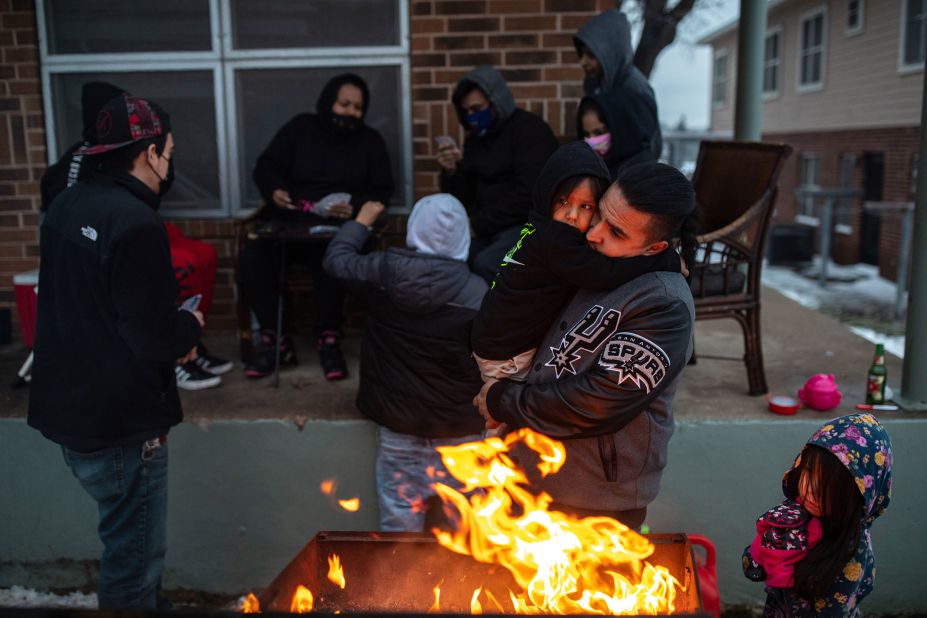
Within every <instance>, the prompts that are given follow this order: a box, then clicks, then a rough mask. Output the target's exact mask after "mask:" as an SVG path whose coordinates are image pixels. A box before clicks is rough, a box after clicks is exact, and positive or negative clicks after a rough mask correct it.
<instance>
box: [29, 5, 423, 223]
mask: <svg viewBox="0 0 927 618" xmlns="http://www.w3.org/2000/svg"><path fill="white" fill-rule="evenodd" d="M36 4H37V20H38V23H39V27H40V28H41V29H42V31H43V32H44V34H45V36H44V37H40V40H42V41H43V42H42V44H41V48H40V54H41V60H42V62H41V67H42V82H43V88H44V92H45V93H46V97H47V98H46V105H45V118H46V126H47V127H48V156H49V159H50V160H52V161H53V160H55V159H56V158H57V157H58V156H59V155H60V153H62V152H63V151H64V150H65V149H67V148H68V146H70V145H71V144H73V143H74V142H76V141H78V140H79V139H80V136H81V129H82V127H81V109H80V95H81V87H82V85H83V84H84V83H86V82H89V81H94V80H104V81H108V82H111V83H113V84H116V85H118V86H120V87H122V88H124V89H126V90H127V91H129V92H132V93H133V94H137V95H142V96H146V97H150V98H151V99H153V100H155V101H157V102H158V103H160V104H161V105H163V106H164V108H165V109H166V110H167V111H168V112H170V114H171V123H172V125H173V128H174V134H175V138H176V140H177V154H176V172H175V173H176V180H175V182H174V188H173V189H172V190H171V192H170V194H169V195H168V197H167V199H165V202H164V210H165V211H166V212H167V214H169V215H170V216H193V217H198V218H208V217H217V218H219V217H229V216H238V215H240V214H243V213H245V212H247V211H248V210H249V209H251V208H253V207H255V206H256V205H258V203H259V202H260V197H259V196H258V192H257V188H256V187H255V186H254V183H253V182H252V180H251V171H252V169H253V167H254V162H255V160H256V159H257V156H258V154H259V153H260V152H261V150H263V149H264V147H265V146H266V145H267V144H268V143H269V142H270V140H271V138H272V137H273V135H274V134H275V133H276V131H277V130H278V129H279V128H280V127H281V126H282V125H283V124H284V123H285V122H286V121H287V120H289V119H290V118H291V117H292V116H294V115H296V114H298V113H302V112H307V111H308V112H314V111H315V101H316V98H317V96H318V93H319V91H320V89H321V87H322V85H323V84H324V83H325V82H326V81H327V80H328V79H329V78H330V77H332V76H334V75H335V74H337V73H342V72H345V71H351V72H354V73H357V74H359V75H360V76H361V77H363V78H364V79H365V80H366V81H367V84H368V85H369V87H370V93H371V97H370V98H371V100H370V108H369V110H368V112H367V116H366V119H365V122H366V123H367V124H368V125H370V126H372V127H373V128H375V129H377V130H378V131H379V132H380V134H381V135H382V136H383V138H384V140H385V141H386V144H387V149H388V151H389V155H390V163H391V165H392V168H393V169H392V172H393V179H394V181H395V183H396V187H397V189H396V192H395V194H394V203H395V204H406V203H408V202H409V200H411V198H412V135H411V134H412V129H411V101H410V97H408V96H406V93H407V92H409V91H410V83H409V81H410V78H409V74H410V69H409V48H408V43H407V40H408V33H407V23H408V15H407V12H408V5H409V3H408V2H406V1H405V0H313V2H300V1H298V0H263V1H262V2H260V3H257V2H252V1H250V0H161V1H160V2H158V3H156V4H155V5H152V4H151V3H149V2H143V1H142V0H123V1H122V2H119V3H115V4H114V3H112V2H110V1H109V0H81V2H73V0H42V1H41V2H37V3H36ZM152 7H154V8H152ZM320 15H324V20H322V19H320V18H319V16H320Z"/></svg>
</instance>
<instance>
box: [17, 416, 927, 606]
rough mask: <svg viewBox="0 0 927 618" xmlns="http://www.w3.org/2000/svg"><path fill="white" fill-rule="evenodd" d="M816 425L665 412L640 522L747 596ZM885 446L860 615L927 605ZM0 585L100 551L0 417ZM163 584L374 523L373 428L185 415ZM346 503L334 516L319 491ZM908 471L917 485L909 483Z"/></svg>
mask: <svg viewBox="0 0 927 618" xmlns="http://www.w3.org/2000/svg"><path fill="white" fill-rule="evenodd" d="M823 420H826V419H825V418H824V416H821V417H820V418H817V417H811V418H796V419H794V420H792V419H781V418H778V417H772V416H770V417H768V419H767V420H736V419H723V420H700V421H686V420H683V421H680V422H678V424H677V430H676V435H675V436H674V437H673V440H672V442H671V443H670V461H669V467H668V468H667V471H666V474H665V476H664V482H663V487H662V490H661V493H660V496H659V497H658V498H657V500H656V502H654V504H653V505H652V506H651V509H650V512H649V514H648V518H647V519H648V524H649V525H650V526H651V528H652V530H653V531H654V532H677V531H683V532H695V533H702V534H705V535H707V536H708V537H709V538H711V539H712V540H713V541H714V542H715V544H716V546H717V548H718V579H719V586H720V590H721V595H722V596H721V598H722V601H723V602H725V603H728V604H741V603H751V602H759V601H760V600H761V599H762V597H763V592H762V586H760V585H758V584H753V583H752V582H749V581H748V580H746V579H745V578H744V577H743V575H742V574H741V567H740V555H741V551H742V550H743V548H744V547H745V546H746V545H747V544H748V543H749V542H750V540H751V539H752V537H753V524H754V521H755V518H756V517H757V516H758V515H759V514H760V513H761V512H762V511H764V510H765V509H766V508H768V507H769V506H771V505H773V504H774V503H776V502H778V501H779V500H780V490H779V479H780V478H781V475H782V473H783V471H784V470H785V469H786V468H787V467H788V465H789V464H790V462H791V461H792V458H793V457H794V456H795V454H796V453H797V452H798V450H799V449H800V447H801V445H802V444H803V443H804V441H805V440H806V439H807V438H808V436H810V434H811V433H812V432H813V431H814V430H815V429H816V428H817V427H818V426H819V425H820V423H821V421H823ZM885 424H886V427H887V428H888V430H889V432H890V433H891V435H892V439H893V441H894V448H895V462H896V469H895V485H894V487H895V492H894V498H893V500H892V504H891V506H890V508H889V509H888V511H887V512H886V514H885V515H884V516H883V517H882V518H881V519H880V520H878V521H877V522H876V525H875V527H874V529H873V542H874V545H875V552H876V560H877V564H878V578H877V581H876V590H875V592H874V593H873V594H872V596H871V597H870V598H869V599H867V601H866V603H865V604H864V605H863V607H864V609H865V610H866V611H867V612H891V613H900V612H927V589H925V588H924V586H923V575H922V569H921V568H920V565H921V564H922V561H923V551H924V549H925V547H927V543H925V540H927V532H925V531H924V529H923V526H922V525H921V522H922V520H923V516H922V514H923V513H924V512H927V493H925V492H924V491H923V487H924V484H923V473H922V470H925V469H927V453H925V451H924V449H923V446H922V445H923V444H925V443H927V419H922V418H919V419H904V418H901V419H890V420H885ZM0 444H2V448H0V470H3V471H4V473H3V474H2V475H0V495H2V496H3V500H2V502H0V521H2V522H3V526H2V529H0V587H8V586H11V585H14V584H19V585H27V586H33V587H37V588H49V587H79V586H82V585H86V584H87V583H88V578H90V575H89V573H88V570H87V564H88V561H92V560H95V559H96V558H97V557H98V556H99V553H100V550H101V546H100V544H99V541H98V540H97V538H96V534H95V528H96V512H95V507H94V504H93V502H92V501H91V500H90V498H89V497H87V496H86V495H85V494H84V493H83V491H82V490H81V489H80V487H79V486H78V484H77V482H76V481H75V480H74V479H73V478H72V477H71V475H70V472H69V471H68V470H67V468H66V467H65V465H64V462H63V461H62V459H61V454H60V450H59V449H58V447H56V446H55V445H54V444H52V443H51V442H48V441H47V440H45V439H44V438H43V437H42V436H41V435H40V434H39V433H38V432H36V431H34V430H32V429H31V428H29V427H28V426H27V425H26V424H25V421H24V420H22V419H0ZM169 446H170V449H171V450H170V457H171V464H170V465H171V473H170V490H169V491H170V513H169V520H168V521H169V532H168V538H169V548H168V556H167V572H166V581H165V585H166V586H167V587H168V588H181V587H182V588H189V589H195V590H202V591H206V592H216V593H241V592H244V591H247V590H250V589H253V588H260V587H263V586H265V585H267V584H268V583H269V582H270V581H271V579H272V578H273V577H274V576H275V575H276V574H277V573H278V572H279V571H280V570H281V569H282V568H283V567H284V566H285V565H286V564H287V563H288V562H289V560H290V559H291V558H292V557H293V556H294V555H295V554H296V552H297V551H298V550H299V549H300V548H301V547H302V546H303V545H304V544H305V543H306V542H307V541H308V540H309V539H310V538H311V537H312V535H314V534H315V533H316V532H317V531H318V530H375V529H376V528H377V506H376V492H375V486H374V454H375V448H376V442H375V427H374V425H373V424H372V423H369V422H367V421H362V420H340V421H339V420H331V421H310V422H308V423H306V424H305V425H303V426H302V429H300V428H299V426H297V425H296V424H295V423H293V422H290V421H284V420H276V419H274V420H252V421H244V420H219V421H212V422H209V423H208V424H206V423H200V424H189V423H185V424H183V425H181V426H180V427H178V428H177V429H176V430H175V431H173V432H172V433H171V439H170V443H169ZM327 478H335V479H337V482H338V488H337V491H336V494H337V498H350V497H359V498H360V500H361V508H360V510H359V511H358V512H356V513H348V512H345V511H344V510H342V509H341V508H340V507H338V506H337V505H336V504H335V503H334V502H333V501H332V500H331V499H330V498H328V497H326V496H323V495H322V494H321V493H320V491H319V484H320V483H321V481H322V480H324V479H327ZM918 479H921V480H918Z"/></svg>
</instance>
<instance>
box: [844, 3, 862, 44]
mask: <svg viewBox="0 0 927 618" xmlns="http://www.w3.org/2000/svg"><path fill="white" fill-rule="evenodd" d="M865 6H866V3H865V0H847V29H846V32H847V36H852V35H854V34H859V33H861V32H862V31H863V11H864V10H865Z"/></svg>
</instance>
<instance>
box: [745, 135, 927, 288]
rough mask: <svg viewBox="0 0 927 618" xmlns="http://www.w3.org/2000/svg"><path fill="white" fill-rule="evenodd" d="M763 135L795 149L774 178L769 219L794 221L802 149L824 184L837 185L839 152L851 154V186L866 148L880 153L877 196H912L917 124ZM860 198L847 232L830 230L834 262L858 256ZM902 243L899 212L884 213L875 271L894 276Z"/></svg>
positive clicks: (858, 178)
mask: <svg viewBox="0 0 927 618" xmlns="http://www.w3.org/2000/svg"><path fill="white" fill-rule="evenodd" d="M763 139H764V140H768V141H776V142H785V143H788V144H791V145H792V147H793V148H795V152H794V153H793V154H792V156H791V158H790V159H789V160H788V161H787V162H786V166H785V169H784V170H783V172H782V178H781V180H780V183H779V195H780V197H779V201H778V203H777V205H776V214H775V217H774V219H773V223H788V222H791V221H793V220H794V218H795V213H796V212H797V211H798V202H797V200H796V199H795V197H794V191H795V189H796V187H798V184H799V179H800V161H801V153H802V152H813V153H815V154H817V155H819V156H820V161H821V162H820V181H819V184H820V185H821V186H824V187H836V186H839V185H840V157H841V155H842V154H843V153H853V154H855V155H856V158H857V163H856V168H855V170H854V174H853V176H854V187H855V188H858V189H862V188H863V182H864V169H863V155H864V154H865V153H870V152H871V153H882V154H884V156H885V180H884V185H883V188H882V200H884V201H888V202H907V201H913V199H914V195H913V193H912V192H911V172H912V164H913V162H914V155H915V154H917V152H918V150H919V139H920V129H919V127H903V128H890V129H864V130H850V131H822V132H815V133H790V134H783V133H778V134H768V135H763ZM859 203H860V201H859V200H857V201H856V207H855V208H854V212H853V215H852V219H851V220H852V223H851V225H852V227H853V233H852V234H849V235H847V234H834V236H833V239H834V243H833V245H832V247H833V249H834V250H833V252H832V256H833V258H834V260H835V261H837V262H838V263H843V264H848V263H854V262H856V261H858V259H859V247H860V235H859V234H860V220H861V217H862V209H861V208H860V207H859ZM900 243H901V221H900V217H897V216H893V215H883V217H882V221H881V225H880V230H879V270H880V272H881V274H882V276H883V277H885V278H887V279H891V280H893V281H894V279H895V274H896V271H897V269H898V253H899V245H900Z"/></svg>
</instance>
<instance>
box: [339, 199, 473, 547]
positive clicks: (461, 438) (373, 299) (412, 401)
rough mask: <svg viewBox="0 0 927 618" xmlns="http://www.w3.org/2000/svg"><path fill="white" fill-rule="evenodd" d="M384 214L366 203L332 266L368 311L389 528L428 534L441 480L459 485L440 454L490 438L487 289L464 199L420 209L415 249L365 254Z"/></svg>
mask: <svg viewBox="0 0 927 618" xmlns="http://www.w3.org/2000/svg"><path fill="white" fill-rule="evenodd" d="M382 211H383V205H382V204H380V203H377V202H368V203H366V204H364V205H363V206H362V207H361V210H360V212H359V213H358V215H357V218H356V220H354V221H347V222H346V223H345V224H344V225H343V226H342V228H341V230H340V231H339V232H338V235H337V236H335V238H334V239H333V240H332V241H331V244H330V245H329V247H328V250H327V251H326V253H325V259H324V261H323V266H324V268H325V269H326V270H327V271H328V272H329V273H330V274H331V275H333V276H335V277H337V278H339V279H341V280H342V281H343V282H344V283H345V285H346V286H347V287H348V289H349V290H351V291H352V292H353V293H354V294H355V295H356V296H357V297H358V298H360V299H361V300H362V301H363V302H364V304H365V305H366V315H365V319H364V333H363V343H362V347H361V361H360V386H359V389H358V393H357V407H358V408H359V409H360V411H361V412H363V413H364V414H365V415H367V416H368V417H370V418H371V419H372V420H374V421H375V422H376V423H377V424H378V425H380V427H379V430H378V441H379V450H378V454H377V464H376V467H377V494H378V497H379V502H380V529H381V530H384V531H410V532H421V531H423V530H424V524H425V509H424V506H425V504H426V503H427V501H428V498H429V497H431V496H432V495H434V491H433V490H432V489H431V485H432V483H433V482H434V481H435V480H436V476H437V477H440V480H441V481H442V482H444V483H449V482H450V484H452V485H454V483H453V482H452V481H453V479H452V477H449V476H448V477H446V478H445V477H443V476H442V472H443V471H444V465H443V463H442V462H441V458H440V456H439V455H438V453H437V452H436V451H435V447H436V446H442V445H456V444H462V443H464V442H471V441H473V440H479V439H480V437H481V436H480V433H481V431H482V429H483V419H482V418H481V417H480V415H479V413H478V411H477V409H476V407H474V405H473V402H472V400H473V394H474V393H476V392H478V391H479V390H480V386H481V385H482V381H481V379H480V375H479V370H478V369H477V366H476V363H474V362H473V360H472V359H471V358H470V331H471V328H472V324H473V319H474V317H475V316H476V312H477V310H478V309H479V307H480V303H481V301H482V299H483V295H484V294H485V293H486V289H487V285H486V283H485V282H484V281H483V280H482V279H481V278H480V277H478V276H476V275H474V274H472V273H471V272H470V269H469V268H468V267H467V262H466V259H467V253H468V251H469V248H470V231H469V227H468V225H467V213H466V211H465V210H464V207H463V205H462V204H461V203H460V202H459V201H458V200H457V199H456V198H454V197H453V196H451V195H447V194H437V195H431V196H428V197H425V198H422V199H421V200H419V201H418V202H417V203H416V204H415V207H414V208H413V209H412V213H411V214H410V215H409V221H408V228H407V233H406V244H407V246H408V247H409V248H408V249H401V248H391V249H388V250H386V251H376V252H374V253H370V254H367V255H361V253H360V252H361V248H362V247H363V246H364V243H365V242H366V240H367V238H368V236H369V234H370V228H369V227H368V226H370V225H372V224H373V222H374V221H376V219H377V217H378V216H379V214H380V213H381V212H382ZM429 469H431V471H432V474H431V476H429V473H428V470H429ZM445 474H446V473H445ZM455 486H456V485H455Z"/></svg>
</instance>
